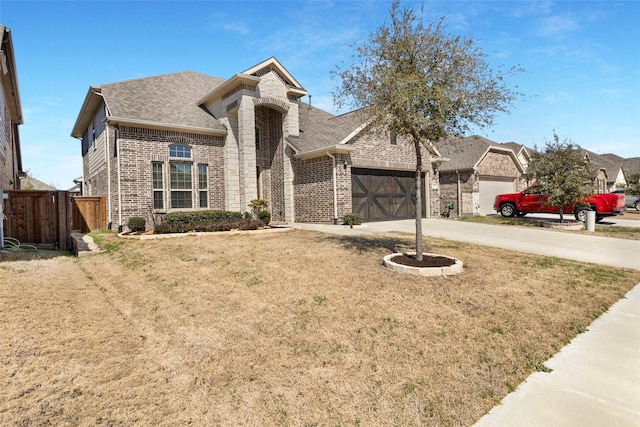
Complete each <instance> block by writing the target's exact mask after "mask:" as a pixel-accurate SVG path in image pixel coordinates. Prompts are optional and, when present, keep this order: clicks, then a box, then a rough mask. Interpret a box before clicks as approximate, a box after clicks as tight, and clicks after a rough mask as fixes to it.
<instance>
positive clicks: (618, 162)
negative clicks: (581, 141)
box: [582, 149, 627, 193]
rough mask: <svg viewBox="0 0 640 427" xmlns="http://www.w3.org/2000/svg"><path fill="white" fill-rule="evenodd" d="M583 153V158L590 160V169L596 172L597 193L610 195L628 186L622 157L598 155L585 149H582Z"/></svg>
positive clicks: (595, 188)
mask: <svg viewBox="0 0 640 427" xmlns="http://www.w3.org/2000/svg"><path fill="white" fill-rule="evenodd" d="M582 153H583V154H582V155H583V157H584V158H585V159H587V160H589V164H590V167H591V168H592V169H593V171H594V178H593V186H594V192H595V193H609V192H611V191H614V190H616V189H618V188H625V187H626V186H627V177H626V175H625V173H624V169H623V162H624V159H623V158H622V157H620V156H616V155H615V154H596V153H594V152H592V151H589V150H585V149H582Z"/></svg>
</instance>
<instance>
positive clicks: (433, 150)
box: [330, 110, 449, 163]
mask: <svg viewBox="0 0 640 427" xmlns="http://www.w3.org/2000/svg"><path fill="white" fill-rule="evenodd" d="M357 111H358V110H354V111H349V112H347V113H344V114H341V115H340V116H335V117H332V118H331V119H330V120H334V119H337V118H339V117H342V116H346V115H348V114H354V113H356V112H357ZM370 124H371V120H366V121H365V122H364V123H361V124H360V125H359V126H358V127H356V128H355V129H354V130H352V131H351V133H349V134H348V135H347V136H345V137H344V138H342V140H341V141H340V142H338V145H341V144H347V143H348V142H349V141H351V140H352V139H353V138H355V137H356V135H358V134H360V133H361V132H362V131H364V130H365V129H366V128H367V126H369V125H370ZM426 144H428V147H427V148H428V149H430V152H431V154H433V155H434V156H435V157H436V159H437V160H436V161H437V162H438V163H442V162H445V161H448V160H449V159H446V158H444V157H442V154H441V153H440V151H439V150H438V148H437V147H436V146H435V145H434V144H433V143H432V142H431V141H430V140H427V141H426ZM432 163H433V161H432Z"/></svg>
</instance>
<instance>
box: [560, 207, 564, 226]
mask: <svg viewBox="0 0 640 427" xmlns="http://www.w3.org/2000/svg"><path fill="white" fill-rule="evenodd" d="M563 223H564V213H563V212H562V208H560V224H563Z"/></svg>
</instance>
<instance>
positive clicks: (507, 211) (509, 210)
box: [500, 203, 516, 218]
mask: <svg viewBox="0 0 640 427" xmlns="http://www.w3.org/2000/svg"><path fill="white" fill-rule="evenodd" d="M515 214H516V207H515V205H514V204H513V203H505V204H503V205H502V206H500V215H502V216H504V217H507V218H510V217H512V216H514V215H515Z"/></svg>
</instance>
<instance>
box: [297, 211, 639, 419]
mask: <svg viewBox="0 0 640 427" xmlns="http://www.w3.org/2000/svg"><path fill="white" fill-rule="evenodd" d="M294 227H297V228H302V229H310V230H316V231H322V232H327V233H334V234H341V235H358V234H373V233H384V232H390V231H400V232H407V233H415V221H414V220H402V221H389V222H377V223H366V224H364V225H362V226H357V227H354V228H349V227H346V226H340V225H318V224H294ZM422 228H423V235H424V236H427V237H428V236H431V237H438V238H442V239H447V240H455V241H460V242H467V243H474V244H479V245H485V246H492V247H499V248H504V249H509V250H514V251H520V252H527V253H535V254H540V255H548V256H555V257H559V258H567V259H573V260H577V261H584V262H591V263H597V264H604V265H611V266H614V267H621V268H631V269H637V270H640V241H634V240H623V239H612V238H606V237H598V236H592V235H578V234H570V233H561V232H557V231H552V230H548V229H543V228H523V227H507V226H499V225H487V224H475V223H467V222H462V221H456V220H452V219H425V220H423V222H422ZM545 366H547V367H548V368H551V369H552V372H549V373H545V372H537V373H534V374H532V375H531V376H530V377H529V378H527V379H526V380H525V381H524V382H523V383H522V384H521V385H520V386H519V387H518V388H517V389H516V390H515V391H514V392H512V393H510V394H509V395H507V397H505V398H504V399H503V400H502V402H501V403H500V404H499V405H498V406H496V407H494V408H493V409H492V410H491V411H490V412H489V413H488V414H486V415H485V416H484V417H482V418H481V419H480V420H479V421H478V422H477V423H476V424H475V426H476V427H488V426H496V427H511V426H517V427H543V426H544V427H550V426H551V427H556V426H566V427H573V426H581V427H583V426H593V427H596V426H617V427H638V426H640V284H639V285H636V287H635V288H633V289H632V290H631V291H630V292H629V293H628V294H627V295H626V296H625V297H624V298H623V299H621V300H620V301H618V302H617V303H616V304H614V305H613V306H611V307H610V308H609V310H608V311H607V312H606V313H604V314H603V315H602V316H600V317H599V318H598V319H596V320H595V321H594V322H593V323H592V324H591V325H589V327H588V330H587V332H585V333H582V334H580V335H578V336H577V337H576V338H574V339H573V341H571V342H570V343H569V344H568V345H566V346H565V347H564V348H563V349H562V350H561V351H560V352H559V353H558V354H556V355H555V356H554V357H552V358H551V359H550V360H548V361H547V362H545Z"/></svg>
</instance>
